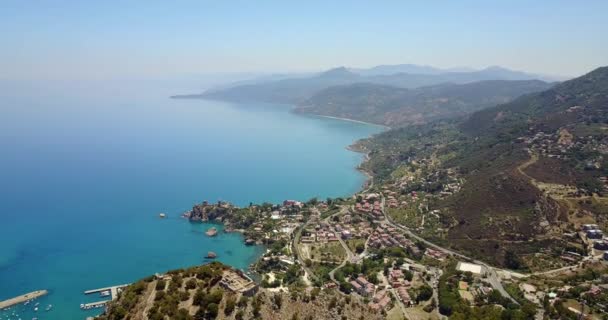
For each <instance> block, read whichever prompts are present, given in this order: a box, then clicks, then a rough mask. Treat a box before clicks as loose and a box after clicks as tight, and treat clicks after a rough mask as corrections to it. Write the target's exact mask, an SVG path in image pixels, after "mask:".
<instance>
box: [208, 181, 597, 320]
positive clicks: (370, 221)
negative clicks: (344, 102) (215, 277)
mask: <svg viewBox="0 0 608 320" xmlns="http://www.w3.org/2000/svg"><path fill="white" fill-rule="evenodd" d="M414 176H415V175H404V176H403V177H401V178H400V179H399V180H398V181H399V182H398V183H395V184H389V185H383V186H382V187H381V188H380V187H379V188H376V190H375V191H373V192H364V193H360V194H357V195H355V196H353V197H351V198H347V199H327V200H326V201H318V200H317V199H311V200H309V201H308V202H300V201H295V200H285V201H284V202H283V203H282V204H280V205H270V204H261V205H250V206H249V207H247V208H237V207H233V206H231V205H230V204H226V203H219V204H212V205H211V204H209V203H206V204H205V205H203V209H201V210H199V211H202V212H208V213H211V212H215V211H216V210H217V208H223V209H226V210H225V211H223V213H222V214H219V215H217V216H215V217H213V214H211V215H208V218H211V217H213V218H214V219H218V220H220V221H222V222H223V223H224V224H225V225H226V229H227V231H238V232H242V233H243V234H244V236H245V241H246V243H247V244H252V245H253V244H257V245H264V246H266V248H267V249H266V253H265V254H264V255H263V256H262V257H261V258H260V259H259V260H258V262H257V263H256V264H254V265H253V266H252V270H253V271H254V272H255V274H259V275H260V279H261V282H260V286H261V287H262V288H263V290H269V291H270V292H291V291H294V290H295V291H294V292H298V291H300V290H306V291H309V290H311V289H312V288H322V289H324V290H337V291H338V292H341V294H345V295H357V296H359V297H360V298H361V299H363V301H364V302H365V303H367V305H368V307H369V308H370V309H371V310H373V311H376V312H379V313H382V314H383V315H385V316H387V317H389V316H390V317H391V318H393V319H403V318H407V319H428V318H431V319H441V318H442V314H445V312H446V310H444V309H445V308H447V307H446V305H447V306H449V307H456V306H457V305H460V304H462V303H464V304H465V305H469V306H483V305H487V304H502V305H504V306H506V305H508V304H510V303H514V302H515V303H518V304H519V305H527V304H530V305H533V306H534V307H533V309H534V312H535V313H537V315H539V314H541V313H542V312H545V311H546V310H560V308H562V307H563V306H565V308H566V309H567V310H569V311H570V312H573V313H576V310H579V311H580V304H577V303H578V301H580V299H574V298H572V299H565V298H566V297H570V296H571V291H572V288H580V287H581V286H584V287H585V288H588V290H587V289H586V290H587V291H584V294H583V296H587V295H595V296H598V297H604V296H605V295H606V290H605V289H606V281H605V280H608V279H604V278H601V280H593V281H585V282H580V283H577V286H568V285H567V284H564V286H561V287H554V286H547V285H546V283H550V282H541V283H543V284H539V280H538V279H543V277H556V278H560V277H564V274H568V273H574V274H578V273H579V272H581V270H588V268H587V266H589V265H593V266H594V267H595V268H597V269H598V270H604V269H606V262H601V261H606V260H608V239H606V238H604V233H603V232H602V230H601V227H600V226H598V225H597V224H584V225H581V227H580V229H579V231H578V232H576V233H574V234H573V237H577V238H579V239H581V240H582V242H583V244H584V245H585V246H586V250H588V251H584V252H587V253H588V254H585V253H577V252H565V253H563V254H562V255H561V259H562V260H563V261H564V262H565V263H566V264H565V265H564V267H562V268H560V269H558V270H553V271H549V272H548V273H546V274H545V273H538V274H534V275H532V276H529V275H521V274H517V273H514V272H510V271H504V270H499V269H495V270H494V268H492V267H489V266H487V265H485V264H482V263H478V262H476V261H472V260H471V259H463V257H462V256H461V255H455V254H454V253H452V252H451V251H449V250H445V249H442V248H441V247H437V246H433V245H429V244H428V243H426V242H424V241H420V240H419V239H418V238H417V237H412V236H411V234H408V233H407V232H404V230H406V229H407V228H409V229H407V230H413V231H415V232H417V233H420V234H424V230H425V225H426V226H427V227H429V228H435V229H436V228H437V227H436V225H432V224H431V221H433V219H437V217H434V216H435V215H437V214H438V212H437V211H434V210H429V208H428V203H429V199H430V198H432V197H445V196H448V195H449V194H450V192H457V191H458V190H459V188H460V184H461V183H462V181H460V180H459V178H458V177H457V176H456V175H455V174H454V173H453V172H451V171H445V172H443V173H442V174H433V175H432V176H433V177H436V178H437V179H441V181H443V182H444V183H442V184H441V185H442V187H441V188H440V189H437V190H433V191H432V192H427V191H421V190H408V186H411V185H413V184H415V183H422V182H423V184H424V185H430V184H432V183H433V181H435V182H436V181H438V180H428V179H421V178H419V179H418V180H417V179H416V178H414ZM439 177H441V178H439ZM448 181H449V182H448ZM446 182H447V183H446ZM404 190H405V191H406V192H404ZM400 211H401V212H403V211H405V212H408V211H409V212H412V211H414V212H415V213H416V216H417V220H412V219H409V220H408V219H405V220H404V219H399V216H398V213H399V212H400ZM412 221H415V223H412ZM400 223H401V224H400ZM427 223H428V225H427ZM404 228H406V229H404ZM435 231H437V230H435ZM438 232H440V230H439V231H438ZM584 267H585V268H584ZM602 268H603V269H602ZM543 281H544V280H543ZM501 283H502V285H501ZM577 290H579V289H577ZM446 301H447V302H446ZM556 301H557V302H558V303H556ZM545 302H548V303H549V305H546V303H545ZM575 302H576V303H575ZM587 307H588V308H589V306H587ZM594 308H596V309H594V310H604V308H605V307H604V304H602V303H599V304H598V305H596V304H594ZM598 319H599V318H598Z"/></svg>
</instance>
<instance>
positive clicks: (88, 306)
mask: <svg viewBox="0 0 608 320" xmlns="http://www.w3.org/2000/svg"><path fill="white" fill-rule="evenodd" d="M106 303H108V301H107V300H104V301H97V302H91V303H83V304H82V305H81V306H80V309H83V310H89V309H94V308H102V307H104V306H105V305H106Z"/></svg>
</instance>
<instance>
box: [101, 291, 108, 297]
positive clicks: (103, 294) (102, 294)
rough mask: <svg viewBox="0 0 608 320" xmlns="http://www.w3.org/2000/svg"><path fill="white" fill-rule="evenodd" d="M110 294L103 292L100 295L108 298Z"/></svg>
mask: <svg viewBox="0 0 608 320" xmlns="http://www.w3.org/2000/svg"><path fill="white" fill-rule="evenodd" d="M110 294H111V293H110V290H106V291H102V292H100V293H99V295H100V296H102V297H107V296H109V295H110Z"/></svg>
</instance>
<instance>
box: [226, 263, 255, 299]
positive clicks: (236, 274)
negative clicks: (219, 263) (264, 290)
mask: <svg viewBox="0 0 608 320" xmlns="http://www.w3.org/2000/svg"><path fill="white" fill-rule="evenodd" d="M220 286H222V287H223V288H226V289H228V290H230V291H232V292H235V293H241V294H243V295H245V296H252V295H254V294H255V293H256V292H257V291H258V285H257V284H255V282H253V280H251V279H250V278H249V277H248V276H247V275H245V274H244V273H242V272H240V271H238V270H232V269H228V270H225V271H224V273H223V274H222V280H220Z"/></svg>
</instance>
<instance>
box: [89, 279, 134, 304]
mask: <svg viewBox="0 0 608 320" xmlns="http://www.w3.org/2000/svg"><path fill="white" fill-rule="evenodd" d="M128 285H130V284H129V283H127V284H121V285H118V286H111V287H105V288H99V289H92V290H86V291H85V292H84V294H92V293H97V292H104V291H110V300H102V301H97V302H91V303H83V304H81V305H80V309H82V310H89V309H94V308H103V307H105V305H106V304H107V303H108V302H110V301H112V300H115V299H117V298H118V290H120V289H122V288H124V287H126V286H128Z"/></svg>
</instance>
